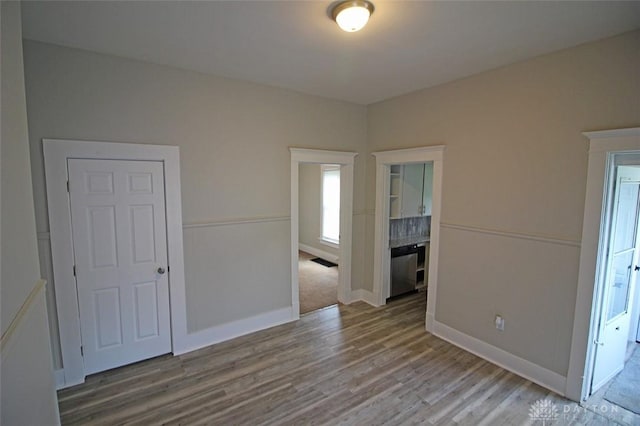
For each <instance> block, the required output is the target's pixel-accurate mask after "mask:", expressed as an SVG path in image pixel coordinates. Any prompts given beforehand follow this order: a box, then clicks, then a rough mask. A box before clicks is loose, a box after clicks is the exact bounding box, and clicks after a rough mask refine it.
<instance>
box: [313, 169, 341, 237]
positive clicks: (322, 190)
mask: <svg viewBox="0 0 640 426" xmlns="http://www.w3.org/2000/svg"><path fill="white" fill-rule="evenodd" d="M336 170H337V171H338V182H339V183H338V184H339V185H341V167H340V164H321V165H320V230H319V235H320V236H319V237H318V241H320V243H322V244H325V245H327V246H330V247H333V248H339V247H340V225H338V239H337V240H336V239H334V238H331V237H327V236H325V235H324V177H325V173H326V172H332V171H336ZM340 207H341V206H340V194H338V221H340ZM338 223H340V222H338Z"/></svg>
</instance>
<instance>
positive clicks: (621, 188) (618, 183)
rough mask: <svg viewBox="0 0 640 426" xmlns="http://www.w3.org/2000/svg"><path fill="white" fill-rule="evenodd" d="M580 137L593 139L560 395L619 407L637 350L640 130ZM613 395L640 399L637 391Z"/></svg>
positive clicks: (590, 147)
mask: <svg viewBox="0 0 640 426" xmlns="http://www.w3.org/2000/svg"><path fill="white" fill-rule="evenodd" d="M585 136H587V137H588V138H589V139H590V145H589V167H588V173H587V195H586V200H585V214H584V221H583V232H582V244H581V252H580V269H579V275H578V292H577V295H576V309H575V313H574V329H573V337H572V345H571V354H570V359H569V370H568V374H567V387H566V393H565V395H566V396H567V397H568V398H570V399H574V400H576V401H583V402H586V401H588V404H591V403H592V402H593V401H596V402H597V400H599V399H605V400H606V401H603V402H607V403H610V404H614V405H615V406H621V407H622V406H623V404H619V401H617V400H616V399H615V395H613V394H615V393H616V391H612V390H611V388H612V387H614V385H616V383H615V382H616V381H619V380H618V379H620V380H622V381H624V377H623V373H621V372H623V371H624V370H626V368H625V362H626V361H627V360H629V359H633V358H632V356H633V355H634V352H637V351H635V349H636V347H637V344H636V343H635V342H636V339H637V326H638V317H639V316H640V309H638V308H639V306H638V298H637V294H636V295H634V287H635V285H634V284H635V281H636V276H637V275H638V270H640V267H638V263H639V262H638V261H639V259H638V256H639V247H638V243H639V241H640V233H639V232H638V231H639V230H640V227H639V226H638V225H639V221H640V128H635V129H618V130H610V131H601V132H589V133H585ZM636 293H637V292H636ZM631 329H634V331H631ZM626 364H627V365H629V364H630V363H628V362H627V363H626ZM638 368H639V369H640V366H639V367H638ZM638 374H640V370H639V371H638ZM636 383H637V380H636ZM619 384H620V383H618V385H619ZM617 393H618V394H619V395H622V394H625V393H626V394H628V395H640V387H638V385H637V384H635V385H634V387H633V388H631V389H629V390H627V391H626V392H624V391H623V392H619V391H617ZM590 397H591V398H590ZM632 411H633V410H632ZM636 412H640V398H638V400H637V407H636ZM631 415H634V414H633V412H632V413H631ZM639 419H640V417H639Z"/></svg>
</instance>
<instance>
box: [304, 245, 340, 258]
mask: <svg viewBox="0 0 640 426" xmlns="http://www.w3.org/2000/svg"><path fill="white" fill-rule="evenodd" d="M298 249H300V250H302V251H304V252H307V253H309V254H312V255H314V256H317V257H321V258H322V259H324V260H328V261H329V262H333V263H338V256H336V255H335V254H331V253H329V252H326V251H324V250H321V249H317V248H315V247H312V246H309V245H307V244H302V243H300V244H298Z"/></svg>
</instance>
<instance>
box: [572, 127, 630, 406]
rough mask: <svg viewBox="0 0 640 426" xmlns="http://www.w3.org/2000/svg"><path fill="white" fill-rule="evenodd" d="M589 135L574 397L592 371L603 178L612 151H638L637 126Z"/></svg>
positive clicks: (579, 396) (584, 390)
mask: <svg viewBox="0 0 640 426" xmlns="http://www.w3.org/2000/svg"><path fill="white" fill-rule="evenodd" d="M584 135H585V136H586V137H588V138H589V163H588V169H587V182H586V187H587V190H586V197H585V206H584V219H583V221H582V244H581V250H580V266H579V269H578V290H577V293H576V306H575V310H574V318H573V333H572V336H571V351H570V355H569V370H568V373H567V385H566V391H565V395H566V397H567V398H569V399H572V400H574V401H584V400H586V398H587V397H588V396H589V391H590V384H591V378H592V373H593V371H592V370H593V368H592V367H593V361H594V359H593V350H592V349H593V346H594V345H593V344H592V343H591V342H593V341H594V340H595V333H596V332H597V321H598V319H599V318H598V315H592V312H593V311H594V309H595V310H596V311H597V308H598V307H599V305H600V303H599V300H598V292H597V291H596V283H597V280H596V276H597V274H598V271H599V270H600V263H601V262H600V259H601V257H602V253H601V251H602V250H603V248H602V245H601V244H600V234H601V232H603V230H604V224H605V223H606V222H605V220H606V218H605V216H606V205H605V197H604V195H605V181H606V180H607V179H606V176H607V173H608V171H609V167H610V161H611V157H612V154H615V153H624V152H634V151H640V127H635V128H630V129H614V130H605V131H600V132H587V133H584Z"/></svg>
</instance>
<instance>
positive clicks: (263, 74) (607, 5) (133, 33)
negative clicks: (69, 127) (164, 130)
mask: <svg viewBox="0 0 640 426" xmlns="http://www.w3.org/2000/svg"><path fill="white" fill-rule="evenodd" d="M373 1H374V4H375V7H376V10H375V12H374V14H373V15H372V17H371V20H370V21H369V24H368V25H367V26H366V27H365V28H364V29H363V30H362V31H360V32H357V33H345V32H343V31H341V30H340V29H339V28H338V27H337V26H336V24H335V23H334V22H333V21H332V20H330V19H329V17H328V7H329V5H330V1H324V2H317V1H257V2H252V1H208V2H202V1H200V2H186V1H160V2H150V1H132V2H122V1H115V2H111V1H110V2H95V1H85V2H77V1H72V2H51V1H45V2H36V1H23V3H22V13H23V30H24V37H25V38H27V39H31V40H39V41H43V42H48V43H54V44H60V45H64V46H71V47H77V48H82V49H88V50H93V51H97V52H102V53H109V54H113V55H119V56H123V57H129V58H136V59H142V60H145V61H149V62H154V63H158V64H168V65H172V66H176V67H180V68H185V69H191V70H195V71H200V72H204V73H209V74H215V75H219V76H225V77H232V78H236V79H241V80H249V81H253V82H258V83H264V84H268V85H273V86H278V87H285V88H289V89H293V90H297V91H300V92H303V93H309V94H314V95H320V96H325V97H329V98H335V99H341V100H345V101H349V102H355V103H359V104H370V103H373V102H376V101H380V100H383V99H387V98H390V97H393V96H397V95H400V94H403V93H408V92H412V91H414V90H418V89H422V88H426V87H431V86H435V85H438V84H442V83H444V82H447V81H451V80H455V79H458V78H461V77H465V76H469V75H472V74H476V73H479V72H482V71H485V70H488V69H492V68H496V67H499V66H502V65H506V64H509V63H513V62H517V61H521V60H524V59H527V58H531V57H534V56H538V55H541V54H544V53H548V52H552V51H555V50H559V49H563V48H567V47H571V46H575V45H578V44H581V43H585V42H588V41H592V40H597V39H601V38H605V37H609V36H612V35H615V34H619V33H622V32H626V31H629V30H632V29H634V28H638V27H640V1H633V2H613V1H598V2H578V1H553V2H545V1H512V2H500V1H498V2H482V1H470V2H460V1H442V2H432V1H413V2H409V1H405V2H394V1H383V0H373Z"/></svg>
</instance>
